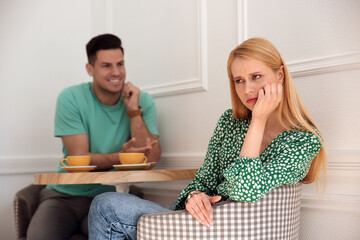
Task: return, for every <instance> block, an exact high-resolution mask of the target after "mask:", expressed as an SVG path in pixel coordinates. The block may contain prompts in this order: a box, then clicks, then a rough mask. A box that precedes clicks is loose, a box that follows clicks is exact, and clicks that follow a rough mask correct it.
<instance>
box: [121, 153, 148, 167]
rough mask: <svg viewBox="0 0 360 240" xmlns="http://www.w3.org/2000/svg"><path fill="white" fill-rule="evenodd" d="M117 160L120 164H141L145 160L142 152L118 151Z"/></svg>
mask: <svg viewBox="0 0 360 240" xmlns="http://www.w3.org/2000/svg"><path fill="white" fill-rule="evenodd" d="M119 160H120V163H121V164H122V165H127V164H141V163H146V162H147V157H146V156H145V154H144V153H119Z"/></svg>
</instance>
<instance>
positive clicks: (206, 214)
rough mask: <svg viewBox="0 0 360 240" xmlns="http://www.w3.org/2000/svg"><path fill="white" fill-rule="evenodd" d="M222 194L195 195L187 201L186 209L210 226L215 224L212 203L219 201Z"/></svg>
mask: <svg viewBox="0 0 360 240" xmlns="http://www.w3.org/2000/svg"><path fill="white" fill-rule="evenodd" d="M220 199H221V196H216V197H212V198H210V197H209V196H208V195H206V194H205V193H199V194H196V195H193V197H192V198H191V199H190V200H189V201H188V202H187V204H186V209H187V210H188V211H189V213H191V215H193V216H194V217H195V218H196V219H197V220H198V221H199V222H200V223H202V224H204V225H206V226H208V227H210V226H211V225H212V224H213V209H212V206H211V203H213V202H218V201H219V200H220Z"/></svg>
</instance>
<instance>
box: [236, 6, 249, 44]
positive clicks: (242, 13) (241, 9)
mask: <svg viewBox="0 0 360 240" xmlns="http://www.w3.org/2000/svg"><path fill="white" fill-rule="evenodd" d="M237 11H238V12H237V13H238V14H237V26H238V39H237V41H238V44H241V43H242V42H243V41H245V40H246V39H247V38H248V36H247V32H248V30H247V25H248V24H247V0H238V1H237Z"/></svg>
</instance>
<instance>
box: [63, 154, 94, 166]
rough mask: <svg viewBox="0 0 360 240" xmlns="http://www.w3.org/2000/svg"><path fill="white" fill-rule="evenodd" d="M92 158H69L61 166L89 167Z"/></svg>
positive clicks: (64, 159)
mask: <svg viewBox="0 0 360 240" xmlns="http://www.w3.org/2000/svg"><path fill="white" fill-rule="evenodd" d="M90 160H91V156H67V157H66V158H63V159H62V160H61V165H63V166H65V167H67V166H71V167H74V166H89V164H90ZM65 163H67V164H68V165H66V164H65Z"/></svg>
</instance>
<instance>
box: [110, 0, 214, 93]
mask: <svg viewBox="0 0 360 240" xmlns="http://www.w3.org/2000/svg"><path fill="white" fill-rule="evenodd" d="M113 1H114V0H106V1H105V2H104V4H105V25H106V27H105V28H106V31H107V32H111V33H114V20H113ZM206 6H207V4H206V0H197V11H198V18H197V26H198V43H197V45H198V56H199V60H198V76H197V77H196V78H194V79H184V80H181V81H178V82H173V83H168V84H166V83H165V84H159V85H153V86H150V87H144V88H141V90H142V91H145V92H147V93H149V94H150V95H152V96H153V97H155V98H156V97H164V96H172V95H175V94H184V93H191V92H202V91H207V89H208V74H207V66H208V60H207V7H206Z"/></svg>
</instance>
